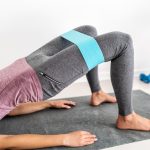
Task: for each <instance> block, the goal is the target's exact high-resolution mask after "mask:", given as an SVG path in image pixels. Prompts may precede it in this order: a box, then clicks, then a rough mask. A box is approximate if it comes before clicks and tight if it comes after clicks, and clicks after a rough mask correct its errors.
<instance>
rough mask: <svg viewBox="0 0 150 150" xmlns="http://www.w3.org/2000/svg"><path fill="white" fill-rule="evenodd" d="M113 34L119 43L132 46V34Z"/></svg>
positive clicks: (115, 32) (116, 32)
mask: <svg viewBox="0 0 150 150" xmlns="http://www.w3.org/2000/svg"><path fill="white" fill-rule="evenodd" d="M112 34H113V36H114V38H115V39H116V40H117V41H118V42H121V43H125V44H127V45H130V44H132V37H131V35H130V34H128V33H124V32H120V31H114V32H112Z"/></svg>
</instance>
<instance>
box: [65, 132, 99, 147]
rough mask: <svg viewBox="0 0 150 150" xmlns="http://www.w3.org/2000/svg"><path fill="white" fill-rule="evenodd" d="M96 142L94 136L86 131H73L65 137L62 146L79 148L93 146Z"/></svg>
mask: <svg viewBox="0 0 150 150" xmlns="http://www.w3.org/2000/svg"><path fill="white" fill-rule="evenodd" d="M96 141H97V138H96V135H94V134H91V133H90V132H87V131H74V132H71V133H68V134H66V135H65V137H64V139H63V145H64V146H69V147H79V146H86V145H90V144H93V143H94V142H96Z"/></svg>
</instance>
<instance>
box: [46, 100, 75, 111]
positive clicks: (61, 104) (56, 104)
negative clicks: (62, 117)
mask: <svg viewBox="0 0 150 150" xmlns="http://www.w3.org/2000/svg"><path fill="white" fill-rule="evenodd" d="M49 104H50V106H51V107H53V108H67V109H70V108H71V107H72V106H75V105H76V103H75V102H73V101H68V100H57V101H49Z"/></svg>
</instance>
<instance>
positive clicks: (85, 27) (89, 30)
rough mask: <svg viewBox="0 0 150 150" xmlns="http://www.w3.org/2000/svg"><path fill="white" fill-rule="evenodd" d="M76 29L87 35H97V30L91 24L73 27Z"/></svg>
mask: <svg viewBox="0 0 150 150" xmlns="http://www.w3.org/2000/svg"><path fill="white" fill-rule="evenodd" d="M75 30H76V31H79V32H82V33H84V34H87V35H89V36H93V37H95V36H97V30H96V28H95V27H94V26H91V25H83V26H79V27H77V28H75Z"/></svg>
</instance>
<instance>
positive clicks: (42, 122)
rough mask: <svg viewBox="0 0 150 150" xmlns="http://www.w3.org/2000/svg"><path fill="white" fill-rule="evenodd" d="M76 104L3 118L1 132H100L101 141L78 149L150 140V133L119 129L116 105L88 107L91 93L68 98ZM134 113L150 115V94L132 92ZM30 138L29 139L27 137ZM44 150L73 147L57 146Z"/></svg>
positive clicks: (105, 104)
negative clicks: (116, 124) (64, 107)
mask: <svg viewBox="0 0 150 150" xmlns="http://www.w3.org/2000/svg"><path fill="white" fill-rule="evenodd" d="M69 99H72V100H74V101H76V103H77V106H76V107H74V108H73V109H70V110H64V109H61V110H60V109H47V110H44V111H41V112H37V113H33V114H29V115H23V116H18V117H6V118H5V119H3V120H1V121H0V134H22V133H39V134H58V133H66V132H69V131H74V130H86V131H90V132H92V133H94V134H96V135H97V137H98V141H97V142H96V143H95V144H93V145H90V146H86V147H81V148H75V149H77V150H99V149H102V148H108V147H112V146H117V145H121V144H125V143H131V142H135V141H141V140H146V139H150V132H141V131H131V130H119V129H116V127H115V122H116V119H117V112H118V108H117V104H109V103H104V104H102V105H101V106H100V107H92V106H89V100H90V96H83V97H74V98H69ZM133 104H134V108H135V112H137V113H139V114H141V115H143V116H145V117H147V118H150V95H148V94H146V93H144V92H142V91H139V90H137V91H134V92H133ZM27 140H28V139H27ZM43 150H74V148H66V147H55V148H45V149H43Z"/></svg>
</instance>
